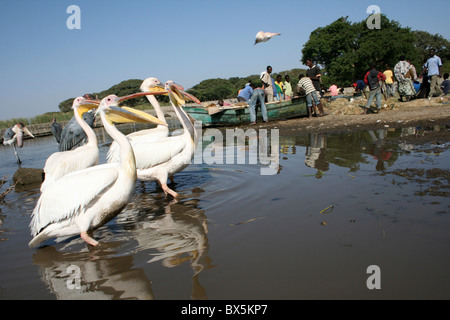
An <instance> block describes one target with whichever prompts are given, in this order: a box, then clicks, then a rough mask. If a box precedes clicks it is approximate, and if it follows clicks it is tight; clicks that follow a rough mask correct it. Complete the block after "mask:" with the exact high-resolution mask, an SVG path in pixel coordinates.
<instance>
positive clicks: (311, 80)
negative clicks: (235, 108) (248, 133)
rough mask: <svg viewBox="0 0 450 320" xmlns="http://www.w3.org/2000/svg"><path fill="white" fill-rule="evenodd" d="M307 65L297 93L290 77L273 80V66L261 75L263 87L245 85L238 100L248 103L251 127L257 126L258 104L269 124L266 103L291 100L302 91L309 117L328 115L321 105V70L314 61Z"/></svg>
mask: <svg viewBox="0 0 450 320" xmlns="http://www.w3.org/2000/svg"><path fill="white" fill-rule="evenodd" d="M306 64H307V66H308V69H307V70H306V76H305V75H304V74H300V75H299V82H298V84H297V87H296V88H294V89H295V92H294V90H293V88H292V85H291V79H290V76H289V75H285V77H284V81H283V77H282V76H281V75H278V76H277V77H276V80H274V79H273V78H272V76H271V73H272V70H273V69H272V67H271V66H267V68H266V71H264V72H262V73H261V76H260V80H261V83H262V85H261V87H256V86H255V84H253V83H252V82H249V83H247V84H246V85H245V88H243V89H242V90H240V91H239V93H238V97H237V100H238V102H247V103H248V105H249V111H250V124H251V125H253V124H256V105H257V103H260V104H261V115H262V118H263V122H267V121H268V117H267V109H266V106H265V103H267V102H274V101H281V100H291V99H292V98H293V97H294V96H295V95H296V93H298V92H299V91H302V92H303V94H304V95H305V96H306V103H307V109H308V116H309V117H312V116H313V115H315V116H325V115H326V113H325V112H324V109H323V106H322V104H321V103H320V77H321V74H320V68H319V67H318V66H316V65H315V64H314V63H313V61H312V59H308V60H307V63H306ZM316 108H317V109H318V110H319V113H317V111H316Z"/></svg>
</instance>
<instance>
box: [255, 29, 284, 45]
mask: <svg viewBox="0 0 450 320" xmlns="http://www.w3.org/2000/svg"><path fill="white" fill-rule="evenodd" d="M279 35H281V33H273V32H263V31H260V32H258V33H257V34H256V39H255V44H257V43H260V42H266V41H269V40H270V39H272V37H274V36H279Z"/></svg>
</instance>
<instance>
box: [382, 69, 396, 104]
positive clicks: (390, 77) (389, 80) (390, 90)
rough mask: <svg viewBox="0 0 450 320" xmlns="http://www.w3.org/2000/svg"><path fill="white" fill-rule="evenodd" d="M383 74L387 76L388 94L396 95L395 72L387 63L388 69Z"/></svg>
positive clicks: (389, 95) (390, 95)
mask: <svg viewBox="0 0 450 320" xmlns="http://www.w3.org/2000/svg"><path fill="white" fill-rule="evenodd" d="M383 74H384V75H385V76H386V81H385V83H386V96H388V97H393V96H394V91H395V90H394V73H393V72H392V70H391V69H390V68H389V66H387V65H386V71H384V72H383Z"/></svg>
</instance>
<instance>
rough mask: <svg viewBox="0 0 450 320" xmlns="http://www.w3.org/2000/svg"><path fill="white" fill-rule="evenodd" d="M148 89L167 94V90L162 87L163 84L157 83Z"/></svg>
mask: <svg viewBox="0 0 450 320" xmlns="http://www.w3.org/2000/svg"><path fill="white" fill-rule="evenodd" d="M148 90H149V91H148V92H152V93H153V92H154V93H157V94H162V95H165V96H167V95H168V92H167V90H166V89H165V88H164V86H163V85H162V84H157V85H156V86H155V87H152V88H149V89H148Z"/></svg>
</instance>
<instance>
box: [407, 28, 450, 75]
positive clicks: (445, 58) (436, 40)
mask: <svg viewBox="0 0 450 320" xmlns="http://www.w3.org/2000/svg"><path fill="white" fill-rule="evenodd" d="M413 34H414V37H415V39H414V46H415V47H416V49H417V54H418V57H419V63H420V65H418V66H417V67H419V68H418V70H419V69H421V68H420V66H421V65H422V64H423V63H424V62H425V61H426V60H427V59H428V58H429V56H430V49H435V50H436V54H437V55H438V56H439V57H440V58H441V60H442V64H443V65H444V67H443V72H449V71H450V41H448V40H447V39H445V38H444V37H443V36H441V35H440V34H430V33H428V32H426V31H413Z"/></svg>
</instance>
